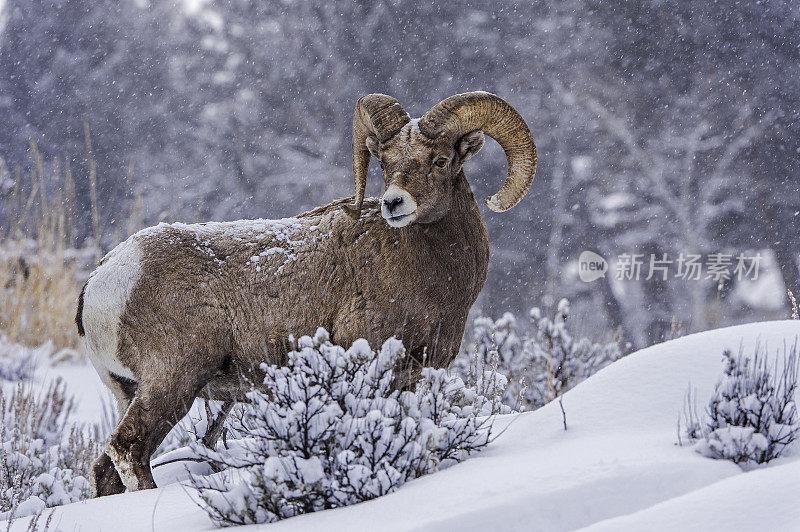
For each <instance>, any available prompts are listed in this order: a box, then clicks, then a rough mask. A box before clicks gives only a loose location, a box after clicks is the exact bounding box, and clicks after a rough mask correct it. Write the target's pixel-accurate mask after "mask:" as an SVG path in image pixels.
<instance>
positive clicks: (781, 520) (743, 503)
mask: <svg viewBox="0 0 800 532" xmlns="http://www.w3.org/2000/svg"><path fill="white" fill-rule="evenodd" d="M798 338H800V322H798V321H796V320H792V321H776V322H764V323H754V324H749V325H741V326H736V327H728V328H723V329H717V330H711V331H708V332H704V333H698V334H693V335H689V336H685V337H682V338H679V339H676V340H672V341H669V342H665V343H662V344H657V345H654V346H652V347H649V348H646V349H643V350H641V351H637V352H635V353H632V354H630V355H629V356H627V357H625V358H623V359H621V360H618V361H616V362H614V363H612V364H611V365H610V366H608V367H606V368H605V369H603V370H601V371H600V372H599V373H597V374H596V375H594V376H592V377H590V378H589V379H588V380H586V381H584V382H583V383H581V384H579V385H578V386H576V387H575V388H573V389H572V390H570V391H568V392H567V393H566V394H564V396H563V398H562V401H561V404H559V402H558V401H554V402H551V403H549V404H548V405H546V406H544V407H543V408H540V409H539V410H536V411H534V412H527V413H521V414H509V415H503V416H499V417H498V418H497V420H496V421H495V433H496V439H495V440H494V441H493V442H492V443H491V444H490V445H489V446H488V447H487V448H486V449H485V450H484V451H483V452H481V453H480V454H478V455H476V456H475V457H473V458H471V459H469V460H466V461H465V462H463V463H460V464H456V465H453V466H451V467H449V468H447V469H445V470H443V471H440V472H438V473H435V474H433V475H430V476H425V477H422V478H420V479H417V480H412V481H410V482H408V483H407V484H405V485H404V486H402V487H401V488H400V489H399V490H397V491H395V492H394V493H390V494H389V495H386V496H383V497H379V498H378V499H375V500H372V501H368V502H365V503H361V504H357V505H355V506H350V507H346V508H340V509H336V510H330V511H324V512H317V513H314V514H310V515H305V516H298V517H293V518H291V519H287V520H284V521H280V522H278V523H274V524H272V525H270V527H271V529H272V528H274V529H275V530H308V529H312V528H318V529H324V530H342V531H344V530H348V531H349V530H370V529H375V528H376V527H379V528H380V529H381V530H475V531H479V530H547V531H558V530H576V529H584V528H585V529H586V530H676V531H678V530H706V531H713V530H720V531H722V530H726V531H728V530H796V529H797V527H796V525H797V523H798V519H800V515H798V509H797V504H796V501H795V495H796V493H795V492H796V488H797V487H798V484H797V478H798V475H799V474H800V469H799V467H798V465H799V464H800V461H798V458H800V456H798V454H797V452H796V449H793V450H790V452H788V453H786V454H785V456H782V457H780V458H778V459H776V460H774V461H773V462H771V463H770V466H769V467H766V468H765V467H755V468H748V469H747V470H743V469H742V468H740V467H739V466H737V465H735V464H733V463H732V462H730V461H726V460H714V459H711V458H707V457H705V456H704V455H703V454H701V453H699V452H697V451H696V450H695V447H694V446H692V445H688V444H687V442H686V440H685V438H684V437H682V436H681V435H680V432H679V430H678V424H679V420H681V419H682V416H683V413H684V409H685V403H686V392H687V390H688V389H689V387H690V386H691V389H692V390H693V392H692V393H693V395H694V396H695V397H697V398H699V401H700V404H701V406H704V405H705V402H706V400H707V399H708V398H710V397H711V396H712V394H713V392H714V388H715V385H716V383H717V382H718V381H719V380H720V378H721V377H722V375H723V372H724V371H725V364H724V359H723V357H722V353H723V352H724V351H725V350H732V351H734V352H738V351H739V350H742V352H743V353H753V352H754V351H755V350H756V349H757V348H758V349H761V350H762V351H763V352H764V353H766V354H767V358H768V359H769V360H770V364H776V367H780V366H781V365H782V360H781V357H782V356H785V355H786V354H787V353H791V349H790V348H791V346H792V345H793V344H794V342H796V341H798ZM785 346H788V347H789V349H784V347H785ZM67 378H68V379H69V378H74V377H69V376H67ZM69 384H71V383H70V382H69V381H68V385H69ZM83 400H84V401H87V400H89V399H88V398H83ZM562 407H563V411H562ZM565 424H566V427H567V429H566V430H564V425H565ZM498 429H499V430H498ZM679 443H683V445H680V444H679ZM155 473H156V480H157V481H158V483H159V485H160V486H161V487H159V488H158V489H156V490H147V491H141V492H136V493H127V494H122V495H115V496H110V497H103V498H100V499H95V500H91V501H88V502H82V503H77V504H72V505H68V506H64V507H61V508H58V509H57V510H56V514H55V518H54V519H55V522H57V523H58V526H59V527H60V528H62V529H64V530H72V529H80V530H84V531H92V530H108V529H113V530H116V531H118V532H123V531H128V530H130V531H139V530H149V529H153V527H154V529H155V530H166V529H169V530H174V531H176V532H177V531H183V530H187V531H189V530H212V529H213V525H212V523H211V521H209V520H208V517H207V516H206V513H205V512H204V511H203V510H201V509H200V508H199V507H198V506H197V505H196V503H195V498H194V495H193V494H192V492H191V491H187V489H186V488H185V487H183V486H182V485H181V484H180V483H181V482H182V481H183V482H185V480H186V473H185V471H184V466H183V465H182V464H180V463H173V464H168V465H166V466H164V467H159V468H156V470H155ZM410 509H413V511H411V510H410ZM26 526H27V522H26V520H20V521H18V522H16V523H14V524H13V525H12V530H25V528H26Z"/></svg>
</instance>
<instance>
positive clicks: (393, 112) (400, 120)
mask: <svg viewBox="0 0 800 532" xmlns="http://www.w3.org/2000/svg"><path fill="white" fill-rule="evenodd" d="M410 121H411V117H409V116H408V113H407V112H406V111H405V109H403V106H402V105H400V102H398V101H397V100H395V99H394V98H392V97H391V96H387V95H385V94H367V95H366V96H362V97H361V98H359V100H358V102H357V103H356V110H355V112H354V113H353V182H354V184H355V187H356V197H355V205H354V206H353V207H347V206H345V210H346V211H347V212H348V213H349V214H350V215H351V216H355V217H358V216H359V214H360V213H361V205H362V204H363V203H364V189H365V188H366V186H367V170H368V169H369V158H370V153H369V150H368V149H367V145H366V141H367V137H369V136H373V137H377V139H378V142H386V141H387V140H389V139H390V138H392V137H393V136H395V135H396V134H397V132H398V131H400V130H401V129H402V128H403V126H404V125H406V124H407V123H408V122H410Z"/></svg>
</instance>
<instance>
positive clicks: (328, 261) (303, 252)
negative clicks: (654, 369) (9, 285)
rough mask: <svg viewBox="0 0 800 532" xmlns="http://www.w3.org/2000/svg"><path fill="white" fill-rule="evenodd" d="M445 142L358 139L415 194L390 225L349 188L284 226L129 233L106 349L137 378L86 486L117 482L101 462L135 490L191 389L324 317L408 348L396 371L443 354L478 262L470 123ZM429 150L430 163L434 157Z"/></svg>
mask: <svg viewBox="0 0 800 532" xmlns="http://www.w3.org/2000/svg"><path fill="white" fill-rule="evenodd" d="M449 142H451V141H447V140H446V139H444V138H441V139H436V140H428V139H427V138H425V137H423V136H422V135H420V134H419V131H418V129H416V127H415V126H413V125H411V124H410V125H408V126H406V127H405V128H404V129H403V130H402V131H401V132H400V133H398V134H397V135H396V136H395V137H394V138H392V139H390V140H389V141H388V142H387V143H386V144H385V145H378V143H377V139H370V142H368V144H369V145H370V149H371V150H375V154H376V156H378V157H379V158H380V160H381V162H382V165H383V167H384V180H385V184H386V186H387V187H388V186H389V185H390V184H393V183H394V184H398V185H399V186H402V187H403V188H405V189H406V190H407V191H408V192H409V193H410V194H411V195H412V196H413V197H414V199H415V200H416V201H417V204H418V218H417V220H415V222H414V223H411V224H410V225H408V226H406V227H403V228H400V229H396V228H392V227H390V226H389V225H388V224H387V222H386V221H385V220H384V219H383V218H382V216H381V214H380V206H379V201H378V200H376V199H368V200H366V201H365V203H364V209H363V211H362V212H361V215H360V217H358V218H357V219H353V218H351V217H350V216H348V215H346V213H345V212H344V210H343V209H342V207H343V206H344V205H345V204H347V203H349V202H351V201H352V199H350V198H348V199H345V200H338V201H335V202H333V203H331V204H329V205H326V206H323V207H319V208H317V209H315V210H313V211H310V212H307V213H305V214H302V215H300V216H299V217H298V218H297V221H296V222H294V223H295V224H296V226H297V227H296V230H293V231H289V232H288V233H283V236H276V234H275V233H274V232H269V231H267V232H264V231H263V230H255V229H256V228H257V225H258V222H250V223H243V224H239V225H234V224H207V225H203V224H200V225H195V226H183V225H180V224H174V225H171V226H166V225H161V226H159V227H157V228H151V229H149V230H145V231H143V232H140V233H138V234H137V235H135V236H134V237H132V238H133V240H134V241H135V242H136V243H137V244H138V245H139V246H140V248H141V250H142V257H143V258H142V263H141V275H140V277H139V280H138V282H137V284H136V285H135V286H134V288H133V290H132V292H131V294H130V298H129V299H128V301H127V306H126V308H125V310H124V312H123V314H122V316H121V317H120V327H119V334H118V336H119V346H118V353H117V354H116V356H117V359H118V360H119V361H120V362H121V363H122V365H124V366H125V367H127V368H129V369H130V370H131V372H132V373H133V375H134V376H135V377H136V383H137V389H136V393H135V396H134V397H133V400H132V402H131V403H130V406H129V407H128V408H127V411H126V413H125V415H124V417H123V419H122V420H121V422H120V424H119V426H118V428H117V430H116V431H115V433H114V434H113V435H112V438H111V439H110V440H109V447H108V454H107V455H103V456H101V457H100V458H99V459H98V462H97V464H96V467H95V479H96V480H95V488H96V490H97V494H98V495H103V494H108V493H115V492H118V491H120V490H121V486H122V484H121V483H120V482H117V479H116V478H115V476H114V475H113V471H109V469H108V468H109V467H110V465H109V464H111V462H112V461H113V463H114V464H115V465H116V467H117V469H118V470H119V471H120V472H122V473H123V478H124V477H125V474H128V478H131V477H130V475H131V474H133V475H135V477H136V480H137V482H138V485H137V487H138V488H139V489H141V488H148V487H154V486H155V484H154V482H153V479H152V475H151V474H150V469H149V458H150V456H151V455H152V453H153V452H154V451H155V449H156V447H157V446H158V444H159V443H160V442H161V440H162V439H163V438H164V436H165V435H166V434H167V433H168V431H169V430H170V429H171V428H172V426H174V424H175V423H176V422H177V421H178V420H179V419H180V418H181V417H183V416H184V415H185V414H186V412H187V411H188V408H189V407H190V405H191V403H192V401H193V399H194V398H195V397H198V396H201V397H208V398H214V399H220V400H235V399H241V397H242V392H243V390H244V389H245V387H244V386H243V385H242V380H243V379H244V380H247V381H250V382H258V381H259V379H260V374H259V372H258V371H257V368H258V364H260V363H262V362H264V361H267V362H270V363H274V364H282V363H284V362H285V358H286V352H287V349H288V345H289V344H288V341H287V339H288V336H289V335H290V334H292V335H294V336H296V337H297V336H300V335H305V334H313V333H314V332H315V330H316V329H317V328H318V327H324V328H325V329H327V330H328V331H329V332H330V333H331V338H332V341H333V342H335V343H338V344H340V345H344V346H348V345H349V344H350V343H351V342H353V341H354V340H356V339H357V338H362V337H363V338H366V339H367V340H368V341H369V342H370V343H371V344H372V345H373V346H379V345H380V344H381V343H382V342H383V341H384V340H386V339H387V338H389V337H391V336H397V337H398V338H400V339H401V340H403V342H404V343H405V345H406V347H407V348H408V350H409V352H410V353H411V355H412V356H411V357H408V358H407V365H408V367H407V368H403V369H404V370H405V369H408V372H405V371H401V372H400V374H402V375H405V376H406V379H407V380H408V379H409V378H410V377H409V375H411V374H415V373H416V371H415V370H417V369H418V366H419V364H420V362H421V358H422V354H423V352H424V353H425V354H426V356H427V364H428V365H434V366H439V367H443V366H446V365H447V364H449V362H450V361H451V360H452V358H453V357H454V356H455V355H456V354H457V353H458V350H459V347H460V343H461V338H462V336H463V333H464V327H465V324H466V319H467V313H468V312H469V309H470V307H471V306H472V304H473V303H474V301H475V299H476V298H477V296H478V294H479V292H480V291H481V289H482V288H483V285H484V282H485V280H486V275H487V270H488V264H489V243H488V239H487V235H486V230H485V228H484V225H483V222H482V220H481V217H480V213H479V210H478V205H477V203H476V201H475V198H474V196H473V194H472V191H471V190H470V187H469V184H468V183H467V180H466V178H465V176H464V172H463V170H462V169H461V164H462V163H463V161H464V160H466V159H467V158H469V157H470V156H471V155H473V154H474V153H475V152H476V151H477V150H478V149H480V146H481V145H482V144H483V136H482V134H476V133H475V132H473V133H471V134H468V135H465V137H464V138H463V139H462V140H460V141H459V142H457V143H456V145H455V146H453V145H452V144H450V143H449ZM440 157H446V158H447V160H448V163H447V165H446V166H445V167H443V168H439V167H437V166H435V164H434V162H435V161H436V160H437V159H438V158H440ZM261 229H263V228H261ZM287 235H288V240H287ZM277 248H280V249H282V250H283V251H278V250H277ZM259 253H261V254H263V256H262V257H260V258H259V260H258V262H257V263H256V262H253V260H254V259H253V258H252V257H255V256H259ZM101 267H102V266H101ZM82 302H83V299H82V298H81V303H82ZM77 321H78V323H79V325H80V311H79V314H78V320H77ZM87 334H88V335H91V334H92V331H91V330H88V331H87ZM127 384H130V383H127ZM109 456H110V457H111V459H112V460H109V459H108V457H109ZM125 468H127V469H125Z"/></svg>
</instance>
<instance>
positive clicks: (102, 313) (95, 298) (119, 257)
mask: <svg viewBox="0 0 800 532" xmlns="http://www.w3.org/2000/svg"><path fill="white" fill-rule="evenodd" d="M141 258H142V250H141V248H140V247H139V243H138V242H137V241H136V240H135V239H134V238H129V239H128V240H126V241H125V242H123V243H122V244H120V245H118V246H117V247H115V248H114V249H113V250H111V252H110V253H109V254H108V255H106V257H105V259H104V261H103V264H101V265H100V266H99V267H98V268H97V269H96V270H95V271H94V272H92V275H91V276H90V277H89V282H88V283H87V284H86V290H85V291H84V294H83V318H82V319H83V328H84V330H85V331H86V350H87V352H88V354H89V359H90V360H91V361H92V365H94V368H95V370H96V371H97V373H98V374H99V375H100V378H101V379H103V380H104V381H105V380H107V379H108V373H109V372H112V373H115V374H117V375H120V376H122V377H127V378H129V379H133V380H136V377H135V376H134V374H133V373H132V372H131V370H130V369H128V368H127V367H126V366H123V365H122V363H121V362H120V361H119V359H118V358H117V349H118V346H119V325H120V317H121V316H122V313H123V311H124V310H125V305H126V304H127V302H128V299H129V298H130V295H131V291H132V290H133V287H134V286H135V285H136V282H137V281H138V280H139V276H140V275H141V273H142V267H141V263H142V261H141ZM106 384H107V385H109V383H108V382H106Z"/></svg>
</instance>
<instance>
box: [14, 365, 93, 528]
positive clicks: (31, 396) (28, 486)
mask: <svg viewBox="0 0 800 532" xmlns="http://www.w3.org/2000/svg"><path fill="white" fill-rule="evenodd" d="M72 412H73V402H72V399H71V398H70V397H69V396H68V395H67V393H66V387H65V385H64V383H63V382H62V381H61V380H60V379H59V380H56V381H54V382H53V383H52V384H51V385H50V387H49V388H48V389H47V391H46V393H44V394H38V395H37V394H36V393H34V392H33V391H32V390H31V386H30V381H26V382H22V383H19V384H18V385H17V386H16V388H14V390H13V392H11V393H4V392H3V388H0V519H4V518H8V517H9V516H10V515H11V514H12V512H13V514H14V516H16V517H22V516H25V515H31V514H36V513H39V512H41V511H42V510H43V509H45V508H47V507H52V506H57V505H62V504H68V503H71V502H75V501H78V500H82V499H85V498H87V497H88V496H89V483H88V481H87V479H88V476H89V471H90V467H91V463H92V460H93V459H94V458H95V457H96V455H97V454H98V452H99V449H100V446H99V445H98V444H97V443H96V441H98V440H99V438H98V437H97V435H95V436H94V437H93V436H92V435H91V434H90V433H89V431H88V430H87V427H84V426H82V425H73V424H71V423H70V419H69V418H70V415H71V414H72Z"/></svg>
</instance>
